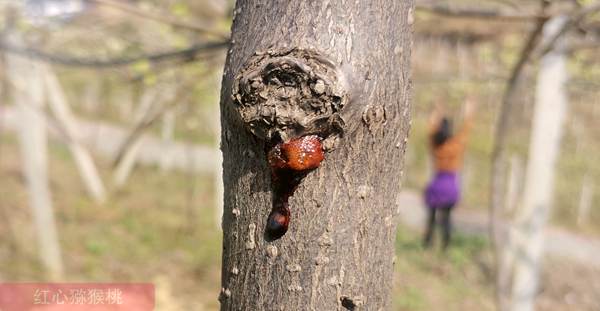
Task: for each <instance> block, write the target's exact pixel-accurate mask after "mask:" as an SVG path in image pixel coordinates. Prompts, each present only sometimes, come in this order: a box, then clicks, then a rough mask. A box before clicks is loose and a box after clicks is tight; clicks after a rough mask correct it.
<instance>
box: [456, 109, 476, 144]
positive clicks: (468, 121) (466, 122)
mask: <svg viewBox="0 0 600 311" xmlns="http://www.w3.org/2000/svg"><path fill="white" fill-rule="evenodd" d="M476 106H477V103H476V102H475V100H474V99H472V98H467V100H466V101H465V110H464V117H463V124H462V126H461V129H460V131H459V132H458V133H456V136H455V137H456V139H457V140H459V141H460V142H461V143H463V144H465V143H466V141H467V138H468V136H469V132H470V131H471V128H472V127H473V117H474V116H475V107H476Z"/></svg>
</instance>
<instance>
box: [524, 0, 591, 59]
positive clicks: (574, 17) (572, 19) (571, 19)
mask: <svg viewBox="0 0 600 311" xmlns="http://www.w3.org/2000/svg"><path fill="white" fill-rule="evenodd" d="M598 11H600V1H596V2H594V3H592V4H590V5H588V6H585V7H582V8H579V9H578V10H576V11H575V12H574V13H572V14H569V16H568V21H567V22H566V23H565V24H564V25H563V27H562V28H561V29H560V31H558V32H557V33H556V34H555V35H554V36H553V37H552V38H550V39H549V40H547V41H545V42H543V43H542V45H541V46H540V47H539V49H538V51H539V52H538V53H536V55H535V58H539V57H541V56H544V55H546V54H547V53H548V52H550V51H551V50H552V49H553V48H554V44H555V43H556V41H557V40H558V38H560V37H561V36H563V35H564V34H565V33H566V32H567V31H569V30H570V29H571V28H572V27H573V26H575V25H576V24H577V23H578V22H580V21H581V19H583V18H585V17H586V16H588V15H590V14H592V13H595V12H598Z"/></svg>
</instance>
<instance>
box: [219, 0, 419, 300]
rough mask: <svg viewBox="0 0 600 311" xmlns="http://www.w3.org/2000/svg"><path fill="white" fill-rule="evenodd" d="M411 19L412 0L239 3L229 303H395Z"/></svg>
mask: <svg viewBox="0 0 600 311" xmlns="http://www.w3.org/2000/svg"><path fill="white" fill-rule="evenodd" d="M413 20H414V17H413V1H411V0H406V1H398V0H373V1H354V2H347V1H345V0H331V1H323V2H321V1H316V2H313V1H287V2H279V1H278V2H274V1H267V0H255V1H247V0H238V1H237V3H236V8H235V14H234V23H233V26H232V45H231V47H230V50H229V53H228V58H227V62H226V65H225V72H224V74H223V84H222V90H221V124H222V135H221V149H222V151H223V179H224V181H223V182H224V190H225V197H224V215H223V228H224V230H223V262H222V268H223V270H222V280H221V281H222V289H221V295H220V301H221V310H385V309H389V308H390V303H391V301H390V300H391V299H390V291H391V287H392V279H393V257H394V240H395V235H396V225H397V220H398V219H397V215H398V212H399V210H398V202H397V198H398V194H399V190H400V178H401V174H402V169H403V158H404V151H405V148H406V140H407V134H408V130H409V127H410V114H409V112H410V105H409V101H410V89H411V83H410V72H409V66H410V51H411V39H412V23H413ZM307 135H309V136H307ZM313 135H316V136H313ZM317 136H318V137H317ZM299 137H303V138H299ZM316 140H319V141H321V140H322V143H319V142H316ZM299 141H300V142H301V144H300V145H299V146H298V145H297V143H298V142H299ZM304 143H306V144H304ZM321 144H322V146H323V149H324V150H325V160H324V161H323V162H322V163H321V164H320V166H319V167H317V168H315V167H316V166H318V165H319V163H318V161H316V165H314V166H313V165H312V164H315V163H314V162H313V161H312V160H314V159H317V158H318V156H319V152H320V151H321V148H320V146H321ZM290 146H291V147H290ZM307 146H308V147H310V148H309V149H302V148H307ZM279 147H281V152H284V153H285V152H288V151H289V148H292V147H298V148H300V151H301V152H300V153H296V154H294V153H293V152H292V153H286V155H287V157H284V158H278V154H277V152H278V150H279V149H277V148H279ZM286 148H288V149H286ZM274 150H275V151H274ZM292 150H293V148H292ZM267 152H269V153H270V154H271V156H270V159H271V165H269V164H268V163H267V155H266V153H267ZM273 152H274V153H273ZM297 157H300V158H301V160H300V161H299V163H300V164H305V165H307V166H309V164H311V166H310V167H309V169H306V170H300V169H299V168H289V167H292V166H293V165H292V162H293V161H295V160H297ZM306 157H308V158H306ZM304 160H305V161H304ZM309 160H310V161H309ZM282 162H283V163H282ZM294 163H295V162H294ZM296 164H297V163H296ZM278 165H281V166H278ZM286 165H287V166H286ZM270 166H272V167H274V168H273V169H272V168H271V167H270ZM282 167H285V168H282ZM282 172H284V173H285V174H289V175H285V174H284V173H282ZM290 175H291V176H292V178H289V177H290ZM298 181H299V184H297V182H298ZM286 182H289V184H286ZM296 186H297V188H296ZM294 190H295V192H294ZM288 197H289V198H288ZM287 199H289V201H288V202H286V200H287ZM282 206H283V207H289V210H290V211H291V216H290V215H289V214H288V215H287V216H285V215H284V216H282V217H283V218H281V217H277V216H274V215H277V213H278V212H282V210H281V208H282ZM272 209H273V210H272ZM270 213H271V214H270ZM270 215H271V216H270ZM281 215H283V214H279V216H281ZM271 217H273V218H271ZM268 218H270V219H269V222H268V223H267V219H268ZM290 219H291V220H290ZM283 220H286V221H287V220H289V231H287V232H285V230H282V231H277V230H274V228H281V227H284V228H285V227H286V226H284V225H283V224H284V223H285V224H286V225H287V223H286V222H284V221H283ZM278 226H279V227H278ZM265 228H267V229H268V230H266V229H265ZM281 234H283V235H281Z"/></svg>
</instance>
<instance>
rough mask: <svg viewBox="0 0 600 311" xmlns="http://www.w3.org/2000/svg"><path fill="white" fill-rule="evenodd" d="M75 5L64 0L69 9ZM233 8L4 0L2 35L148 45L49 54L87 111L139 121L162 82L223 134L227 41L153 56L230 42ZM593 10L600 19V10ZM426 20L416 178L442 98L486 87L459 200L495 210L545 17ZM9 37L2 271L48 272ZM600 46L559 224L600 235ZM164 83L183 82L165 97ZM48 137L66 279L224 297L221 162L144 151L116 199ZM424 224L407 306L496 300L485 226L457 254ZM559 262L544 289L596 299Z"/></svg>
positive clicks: (169, 300) (520, 146)
mask: <svg viewBox="0 0 600 311" xmlns="http://www.w3.org/2000/svg"><path fill="white" fill-rule="evenodd" d="M579 2H580V3H581V4H585V3H584V2H589V1H579ZM66 3H68V4H66ZM452 3H453V4H456V5H461V6H463V7H470V6H475V7H482V6H483V7H486V8H489V9H502V10H504V9H507V8H509V9H510V8H512V9H515V8H516V9H517V10H518V11H522V12H526V11H534V9H533V8H534V4H535V3H536V2H534V1H518V2H517V1H514V2H511V1H452ZM61 6H62V7H63V9H62V10H63V11H61V10H59V9H56V8H57V7H61ZM64 7H67V8H68V9H64ZM65 10H66V12H67V13H65ZM232 10H233V1H219V0H198V1H182V0H167V1H158V0H155V1H151V0H137V1H133V0H131V1H115V0H110V1H109V0H93V1H76V0H73V1H66V0H45V1H44V0H31V1H14V2H13V1H8V2H6V1H4V2H0V27H2V28H0V32H1V35H0V36H1V39H2V42H3V44H7V43H8V42H9V41H7V40H8V37H9V34H10V33H11V32H12V33H18V34H19V36H20V38H21V39H22V44H21V45H19V46H21V47H30V48H31V49H32V50H31V51H29V52H31V53H34V52H35V51H38V52H40V51H41V52H43V53H44V54H43V55H59V56H61V57H63V58H65V59H69V60H95V61H98V62H110V61H111V60H115V59H121V60H123V59H134V58H138V57H140V56H142V57H140V59H139V60H135V61H131V62H130V63H128V64H125V65H118V66H116V65H115V66H112V65H110V66H109V65H100V66H94V65H89V64H88V65H85V64H77V63H71V64H69V62H64V61H63V62H62V64H57V63H60V62H51V63H54V65H53V66H52V70H53V71H54V72H55V73H56V75H57V76H58V77H59V80H60V82H61V85H62V86H63V89H64V91H65V94H66V97H67V99H68V102H69V104H70V106H71V109H72V110H73V112H74V114H75V115H76V116H77V118H78V119H81V120H86V121H90V122H103V123H108V124H111V125H114V126H118V127H121V128H123V129H132V128H134V127H135V123H134V119H135V118H134V115H135V114H136V109H138V108H139V106H140V102H141V97H143V96H144V93H145V92H148V91H149V90H154V91H153V92H154V93H153V94H154V96H153V97H154V98H157V100H156V103H154V104H153V105H154V108H155V109H158V110H157V111H161V109H164V111H167V110H168V111H171V112H172V113H173V114H174V119H175V120H176V121H175V122H174V128H173V129H172V132H171V133H172V140H173V141H176V142H184V143H186V144H188V145H201V146H205V147H207V148H209V149H211V150H216V148H217V146H218V140H219V138H218V136H219V135H220V134H219V129H218V128H219V116H218V103H219V96H220V93H219V89H220V78H221V73H222V67H223V63H224V59H225V55H226V48H225V47H222V48H215V49H209V50H205V51H201V52H197V53H195V54H193V55H184V56H183V57H171V58H168V59H165V60H161V61H153V60H150V59H149V58H148V57H145V56H148V55H154V54H157V53H165V52H170V51H178V50H184V49H187V48H189V47H193V46H194V45H197V44H206V43H216V42H226V40H227V37H228V32H229V28H230V24H231V20H232V17H233V14H232ZM57 12H58V13H57ZM61 12H62V13H61ZM589 20H590V22H595V23H598V22H600V16H592V17H590V19H589ZM415 27H416V30H415V39H414V41H415V42H414V49H413V51H412V55H413V67H412V74H413V85H414V88H413V104H412V129H411V134H410V140H409V144H408V150H407V155H406V162H405V167H406V169H405V174H404V185H403V188H404V189H408V190H410V191H416V192H419V191H421V190H422V189H423V187H424V185H425V184H426V182H427V180H428V178H429V177H430V174H431V173H432V168H431V163H430V158H429V154H428V145H427V138H426V123H427V118H428V116H429V114H430V113H431V111H432V110H433V107H434V106H435V105H436V104H441V105H443V106H445V107H446V109H447V111H448V112H449V113H450V114H451V115H452V116H453V117H454V118H455V120H456V122H455V123H456V124H457V125H460V116H461V110H462V106H463V103H464V101H465V98H467V97H472V98H475V99H476V101H477V102H478V104H479V107H478V111H477V116H476V120H475V127H474V130H473V131H472V134H471V139H470V141H469V146H468V150H467V154H466V159H465V166H464V171H463V176H462V182H463V187H464V200H463V201H462V203H461V206H460V209H461V210H463V211H467V212H468V211H473V212H485V210H486V209H487V207H488V198H489V188H490V185H489V183H490V171H491V168H490V160H489V159H490V153H491V148H492V138H493V130H494V124H495V120H496V116H497V113H498V109H499V103H500V99H501V98H502V96H503V92H504V88H505V84H506V80H507V78H508V76H509V74H510V70H511V68H512V66H513V65H514V63H515V62H516V60H517V59H518V57H519V51H520V49H521V47H522V45H523V42H524V39H525V36H526V34H527V32H528V31H529V30H530V28H531V24H530V23H528V22H505V21H496V20H487V19H481V18H456V17H447V16H446V17H444V16H440V15H438V14H433V13H431V12H429V11H426V10H419V11H417V14H416V23H415ZM9 50H10V48H7V46H6V45H3V48H2V49H0V53H2V54H3V62H2V63H1V64H0V76H1V77H2V81H3V82H2V88H1V93H0V131H1V132H0V281H39V280H45V275H44V273H43V269H42V267H41V265H40V262H39V260H38V256H37V248H36V237H35V233H34V228H33V224H32V223H31V218H32V215H31V214H30V210H29V209H28V207H27V202H28V199H27V189H26V188H25V186H24V180H23V177H21V173H22V172H21V170H22V169H21V164H20V155H19V149H18V141H17V138H16V134H15V132H14V131H13V130H11V128H10V126H3V123H8V122H7V121H5V120H4V118H6V115H7V111H8V110H10V109H11V107H12V104H11V103H12V101H13V99H12V95H11V90H10V89H11V86H10V84H9V83H8V82H6V80H7V79H6V71H5V70H4V68H5V67H6V66H5V65H6V64H5V61H6V57H4V56H5V55H6V54H7V53H10V51H9ZM32 51H33V52H32ZM34 54H35V53H34ZM36 55H37V54H36ZM43 55H42V56H43ZM598 57H599V56H598V53H597V52H596V50H594V49H590V50H582V51H578V52H576V53H573V54H572V55H570V58H569V74H570V81H569V83H568V91H569V111H568V116H567V122H566V130H565V137H564V139H563V141H562V148H561V153H560V159H559V166H558V169H557V179H556V180H557V185H556V187H555V192H554V210H553V214H552V225H553V226H558V227H562V228H564V229H566V230H568V231H570V232H574V233H577V234H582V235H585V236H590V237H596V238H598V237H600V225H599V223H600V209H599V208H596V207H597V206H598V205H599V204H600V195H599V194H600V185H599V184H598V183H597V182H596V181H597V180H599V178H600V162H598V161H597V160H596V158H597V156H596V155H597V154H600V143H599V142H600V126H598V120H599V119H600V103H599V101H600V100H599V99H598V95H599V94H598V92H599V91H598V89H599V88H598V86H599V85H598V83H599V82H598V81H600V66H599V65H598V64H599V63H598ZM63 60H64V59H63ZM530 67H531V68H529V69H528V71H529V74H528V75H527V76H526V81H524V82H523V83H522V87H521V88H520V89H519V94H520V95H519V97H518V98H519V99H518V100H519V102H518V104H517V105H515V107H516V109H514V111H513V113H512V114H511V118H510V135H509V137H510V142H509V146H510V154H511V155H514V156H515V157H518V158H520V159H521V161H525V159H526V158H527V151H528V145H529V141H528V139H529V130H530V122H531V117H532V105H533V96H534V92H533V88H534V85H535V81H534V79H535V70H534V69H535V66H530ZM164 92H172V93H174V95H173V96H166V98H167V99H166V100H164V99H161V98H162V97H161V94H163V93H164ZM165 107H166V108H165ZM163 131H164V119H162V114H160V118H156V119H155V120H152V122H149V124H148V125H147V126H146V127H145V128H144V134H145V135H153V136H156V137H159V136H161V135H162V133H163ZM97 139H98V140H100V142H99V143H100V144H111V139H112V138H111V137H98V138H97ZM48 152H49V179H50V181H49V185H50V189H51V191H52V201H53V203H54V204H53V205H54V210H55V215H56V221H57V226H58V231H59V237H60V243H61V247H62V250H63V257H64V258H63V260H64V261H65V267H66V272H65V279H66V280H68V281H74V282H79V281H105V282H108V281H150V282H154V283H155V284H156V288H157V303H158V306H159V310H216V309H217V306H218V301H217V294H218V292H219V290H220V288H219V283H220V250H221V232H220V229H219V224H218V221H217V220H216V218H217V216H216V215H215V214H216V213H218V208H217V207H218V205H219V199H218V197H217V195H215V193H217V192H218V191H217V190H218V189H217V186H216V184H215V177H214V174H212V173H210V172H196V171H194V170H193V169H190V170H185V169H184V170H183V171H181V170H176V169H163V168H161V167H160V165H159V164H158V163H155V164H145V165H138V166H136V168H135V170H134V171H133V172H132V174H131V176H130V177H129V179H128V181H127V183H125V184H124V185H123V186H122V187H116V186H112V185H111V184H110V183H108V188H109V198H108V200H107V201H106V202H104V203H96V202H94V201H93V200H91V199H90V198H89V197H88V196H87V195H86V192H85V189H84V187H83V185H82V183H81V181H80V178H79V176H78V173H77V168H76V167H75V165H74V164H73V160H72V158H71V155H70V153H69V151H68V149H67V147H66V146H65V145H64V143H62V142H61V141H60V139H56V138H52V139H51V140H50V144H49V150H48ZM190 154H191V153H190ZM191 158H192V156H191V155H190V159H191ZM94 159H95V161H96V165H97V166H98V168H99V172H100V175H101V177H102V178H103V180H110V176H111V174H112V172H113V170H114V158H112V157H110V156H106V155H101V154H94ZM201 160H202V159H201ZM208 160H209V159H207V161H208ZM215 165H217V164H215ZM586 178H587V179H588V180H591V181H592V182H591V185H592V191H591V192H592V193H593V197H592V207H593V208H592V210H591V212H590V215H589V219H588V220H587V221H586V222H585V223H583V224H582V223H578V221H577V216H578V214H577V213H578V205H579V201H580V194H581V189H582V184H583V182H584V179H586ZM415 208H420V206H415ZM419 239H420V237H419V235H418V232H415V231H413V230H410V229H408V228H404V227H401V229H400V231H399V235H398V241H397V259H396V275H397V277H396V278H397V286H396V289H395V294H394V305H395V308H396V309H398V310H442V309H444V310H493V309H494V304H493V302H494V300H493V294H492V289H491V287H492V285H491V276H490V271H489V250H488V248H487V240H486V239H485V238H483V237H479V236H467V235H459V236H458V237H457V239H456V243H455V246H454V247H453V248H452V249H451V250H450V252H449V254H447V255H444V254H440V253H436V252H425V251H423V250H422V249H421V247H420V240H419ZM547 266H548V267H550V268H548V269H552V268H554V269H556V268H557V267H559V268H561V269H562V271H564V272H565V273H564V276H563V277H562V279H560V278H559V279H555V277H554V276H552V275H551V274H549V273H548V272H546V274H545V278H546V279H547V280H549V281H552V282H549V283H546V284H547V285H545V287H544V291H543V293H542V298H541V300H540V302H539V304H540V306H543V307H544V310H567V309H565V307H567V306H569V304H568V300H566V299H565V297H566V296H567V295H569V294H571V293H573V292H576V293H577V295H580V296H578V297H579V298H578V299H579V300H577V301H579V302H580V303H581V305H580V308H577V310H587V309H585V308H586V307H587V306H590V305H592V304H593V301H594V299H600V298H598V296H593V293H592V294H590V292H589V291H593V290H594V288H595V287H592V288H591V289H588V291H587V292H586V291H584V292H583V293H578V292H577V286H576V285H573V284H576V283H577V281H581V279H582V278H585V277H590V278H591V276H592V275H594V274H589V273H588V272H585V270H581V269H580V267H579V266H577V265H574V264H570V263H568V262H563V261H551V262H550V263H549V264H547ZM548 269H547V271H548ZM582 271H584V272H582ZM596 275H598V274H596ZM596 282H597V281H596ZM565 284H568V285H565ZM586 295H587V296H586ZM590 295H591V296H590ZM467 297H468V299H466V298H467ZM586 299H587V300H586ZM582 301H583V302H582ZM589 301H592V302H591V303H589V304H586V303H587V302H589ZM595 301H596V302H598V300H595ZM596 306H597V305H596ZM573 310H574V309H573ZM589 310H592V309H589ZM596 310H597V309H596Z"/></svg>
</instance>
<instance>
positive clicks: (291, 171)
mask: <svg viewBox="0 0 600 311" xmlns="http://www.w3.org/2000/svg"><path fill="white" fill-rule="evenodd" d="M232 92H233V93H232V101H233V103H234V105H235V108H236V110H237V111H238V114H239V116H240V119H241V121H242V122H243V123H244V125H245V127H246V128H247V129H248V130H249V131H250V132H251V133H252V134H254V135H255V136H256V137H257V138H258V139H260V140H262V141H263V142H264V146H265V153H266V158H267V160H268V162H269V166H270V167H271V181H272V182H271V184H272V192H273V208H272V211H271V213H270V215H269V218H268V221H267V226H266V238H267V239H268V240H275V239H279V238H280V237H282V236H283V235H284V234H285V233H286V232H287V229H288V226H289V221H290V213H291V212H290V208H289V205H288V200H289V198H290V197H291V196H292V195H293V193H294V191H295V189H296V188H297V187H298V185H299V184H300V182H301V181H302V179H303V178H304V177H305V176H306V175H307V174H308V173H309V172H310V171H312V170H314V169H316V168H317V167H318V166H319V164H320V163H321V161H322V160H323V159H324V151H325V150H324V147H323V146H325V147H326V148H325V149H326V150H327V151H331V150H332V149H333V148H335V143H336V142H337V141H339V138H340V137H341V136H342V134H343V128H344V121H343V119H342V117H341V115H340V112H341V110H342V108H343V107H344V106H345V105H346V104H347V102H348V96H347V91H346V87H345V80H344V78H343V75H342V74H341V71H340V70H338V68H337V67H336V66H335V65H334V63H333V62H332V61H330V60H329V59H328V58H327V57H325V56H323V55H321V54H320V53H318V52H316V51H312V50H307V49H299V48H291V49H289V48H288V49H283V50H275V49H273V50H269V51H267V52H257V53H255V54H254V55H253V56H252V57H251V58H250V60H249V61H248V62H247V63H246V65H245V66H244V67H243V69H242V70H241V71H240V72H239V74H238V75H236V77H235V80H234V82H233V89H232Z"/></svg>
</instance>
